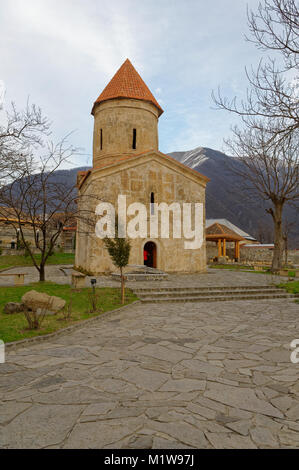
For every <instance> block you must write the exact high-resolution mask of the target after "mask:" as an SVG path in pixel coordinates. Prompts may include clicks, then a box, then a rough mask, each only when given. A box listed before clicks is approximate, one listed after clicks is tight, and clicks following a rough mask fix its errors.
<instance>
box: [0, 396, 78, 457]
mask: <svg viewBox="0 0 299 470" xmlns="http://www.w3.org/2000/svg"><path fill="white" fill-rule="evenodd" d="M82 410H83V407H80V406H71V405H68V406H65V405H63V406H62V405H43V406H41V405H34V406H32V407H31V408H29V409H28V410H26V411H24V413H22V414H20V415H19V416H17V417H16V418H15V419H14V420H13V421H12V422H11V423H9V424H8V425H7V426H5V427H4V428H0V447H8V448H18V449H28V448H30V449H32V448H36V447H40V448H41V447H46V446H50V445H58V444H59V443H61V442H62V441H63V440H64V439H65V437H66V436H67V434H68V432H69V431H70V430H71V429H72V427H73V425H74V424H75V423H76V421H77V419H78V417H79V415H80V414H81V412H82Z"/></svg>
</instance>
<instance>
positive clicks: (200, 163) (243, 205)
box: [169, 147, 299, 248]
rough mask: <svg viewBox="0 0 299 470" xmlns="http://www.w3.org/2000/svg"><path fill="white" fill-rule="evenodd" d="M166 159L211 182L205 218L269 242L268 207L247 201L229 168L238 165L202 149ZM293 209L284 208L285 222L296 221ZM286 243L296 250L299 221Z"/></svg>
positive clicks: (237, 179)
mask: <svg viewBox="0 0 299 470" xmlns="http://www.w3.org/2000/svg"><path fill="white" fill-rule="evenodd" d="M169 155H170V156H171V157H173V158H175V159H176V160H178V161H179V162H181V163H184V165H187V166H189V167H190V168H193V169H194V170H197V171H199V172H200V173H203V174H204V175H206V176H208V177H209V178H210V179H211V181H210V182H209V183H208V185H207V192H206V216H207V218H213V219H214V218H225V219H228V220H230V221H231V222H232V223H234V224H235V225H237V226H238V227H240V228H241V229H243V230H244V231H245V232H248V233H250V235H253V236H254V237H255V238H257V239H258V240H260V241H261V242H263V243H266V242H272V241H273V239H272V218H271V216H270V215H269V214H267V213H266V212H265V209H266V207H270V204H269V203H265V202H264V201H261V199H260V198H259V197H258V196H256V197H251V198H250V199H249V198H248V195H246V194H245V193H243V192H242V187H241V184H240V180H239V178H238V176H236V175H235V174H234V173H233V172H232V171H231V167H232V166H236V167H237V166H238V165H242V163H241V162H240V161H238V160H237V159H235V158H232V157H229V156H228V155H226V154H225V153H222V152H219V151H217V150H213V149H210V148H205V147H197V148H195V149H193V150H190V151H188V152H172V153H169ZM296 212H297V215H298V207H297V209H295V208H291V207H286V208H285V215H286V216H287V218H288V219H289V220H295V219H296ZM290 239H291V240H292V246H293V247H294V246H295V245H297V248H299V219H298V225H297V227H294V229H293V231H292V233H291V235H290Z"/></svg>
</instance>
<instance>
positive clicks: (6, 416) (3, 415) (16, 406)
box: [0, 403, 31, 425]
mask: <svg viewBox="0 0 299 470" xmlns="http://www.w3.org/2000/svg"><path fill="white" fill-rule="evenodd" d="M30 406H31V404H29V403H6V404H2V405H1V404H0V424H2V425H3V424H6V423H8V422H10V421H12V420H13V419H14V418H15V417H16V416H18V415H19V414H21V413H22V412H23V411H25V410H26V409H27V408H29V407H30Z"/></svg>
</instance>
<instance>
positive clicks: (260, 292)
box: [135, 289, 285, 299]
mask: <svg viewBox="0 0 299 470" xmlns="http://www.w3.org/2000/svg"><path fill="white" fill-rule="evenodd" d="M135 293H136V294H137V295H138V297H139V298H140V299H143V298H146V297H149V295H150V298H151V299H152V298H166V297H214V296H222V297H223V296H224V295H225V296H226V297H227V296H229V295H240V294H241V295H244V290H243V291H242V290H240V291H238V290H226V291H225V292H224V291H223V290H221V291H217V290H213V291H212V290H211V291H206V292H204V291H202V292H197V291H194V290H192V291H178V292H159V291H154V292H139V293H137V292H136V291H135ZM278 293H281V294H284V293H285V291H284V290H283V289H268V290H267V291H263V290H262V289H255V290H251V291H250V292H248V295H269V296H270V294H278Z"/></svg>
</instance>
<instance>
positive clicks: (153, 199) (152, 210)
mask: <svg viewBox="0 0 299 470" xmlns="http://www.w3.org/2000/svg"><path fill="white" fill-rule="evenodd" d="M154 203H155V195H154V193H151V214H154V212H155V206H154Z"/></svg>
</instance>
